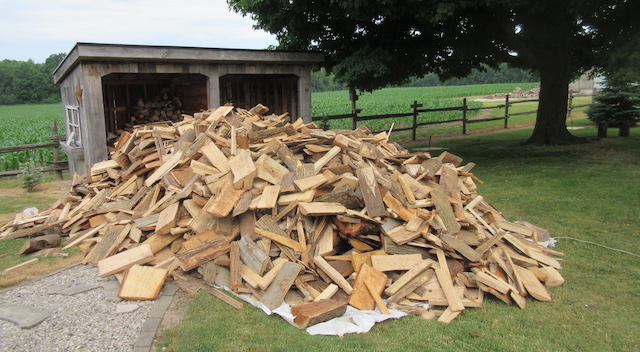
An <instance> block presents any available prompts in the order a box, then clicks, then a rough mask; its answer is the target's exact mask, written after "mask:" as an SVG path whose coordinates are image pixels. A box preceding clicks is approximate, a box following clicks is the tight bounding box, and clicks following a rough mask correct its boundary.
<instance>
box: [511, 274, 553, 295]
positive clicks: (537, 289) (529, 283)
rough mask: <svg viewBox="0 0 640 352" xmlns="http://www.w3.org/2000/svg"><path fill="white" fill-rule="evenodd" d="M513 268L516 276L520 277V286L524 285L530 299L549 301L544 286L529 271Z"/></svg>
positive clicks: (547, 292)
mask: <svg viewBox="0 0 640 352" xmlns="http://www.w3.org/2000/svg"><path fill="white" fill-rule="evenodd" d="M513 268H514V270H515V271H517V272H518V275H520V279H521V280H522V284H523V285H524V288H526V289H527V292H529V295H531V297H533V298H535V299H537V300H538V301H543V302H548V301H551V295H550V294H549V291H547V289H546V287H544V285H543V284H542V283H541V282H540V281H539V280H538V278H536V276H535V275H534V274H533V273H532V272H531V271H529V270H527V269H525V268H523V267H521V266H518V265H514V266H513Z"/></svg>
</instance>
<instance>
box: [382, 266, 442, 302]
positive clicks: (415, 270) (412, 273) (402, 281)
mask: <svg viewBox="0 0 640 352" xmlns="http://www.w3.org/2000/svg"><path fill="white" fill-rule="evenodd" d="M433 263H434V261H433V260H431V259H427V260H422V261H421V262H420V263H419V264H417V265H415V266H413V267H412V268H411V269H409V271H407V272H406V273H404V274H403V275H402V276H400V277H399V278H398V279H397V280H396V281H395V282H394V283H393V284H391V286H389V287H388V288H387V289H386V290H384V293H386V294H387V296H393V295H394V294H395V293H396V292H398V290H399V289H401V288H402V287H403V286H404V285H406V284H408V283H409V281H411V280H413V279H414V278H415V277H416V276H418V275H420V274H421V273H423V272H424V271H425V270H427V269H429V268H430V267H431V265H433Z"/></svg>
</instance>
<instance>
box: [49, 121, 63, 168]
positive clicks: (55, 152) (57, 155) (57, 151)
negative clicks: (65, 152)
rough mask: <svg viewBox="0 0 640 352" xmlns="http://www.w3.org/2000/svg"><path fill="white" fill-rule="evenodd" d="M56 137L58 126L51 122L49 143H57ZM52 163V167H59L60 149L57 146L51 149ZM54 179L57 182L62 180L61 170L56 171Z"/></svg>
mask: <svg viewBox="0 0 640 352" xmlns="http://www.w3.org/2000/svg"><path fill="white" fill-rule="evenodd" d="M57 136H58V125H57V124H56V122H55V121H53V122H51V141H52V142H56V143H57V142H58V140H57V139H56V137H57ZM53 161H54V164H53V166H59V165H60V164H59V162H60V147H59V146H58V145H56V146H55V147H53ZM56 178H57V179H58V180H62V170H56Z"/></svg>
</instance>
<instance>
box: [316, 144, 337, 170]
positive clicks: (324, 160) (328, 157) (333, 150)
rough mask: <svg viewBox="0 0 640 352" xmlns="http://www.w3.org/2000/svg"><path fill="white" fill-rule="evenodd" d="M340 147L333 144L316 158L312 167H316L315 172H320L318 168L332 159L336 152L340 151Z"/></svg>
mask: <svg viewBox="0 0 640 352" xmlns="http://www.w3.org/2000/svg"><path fill="white" fill-rule="evenodd" d="M340 151H341V149H340V147H338V146H334V147H333V148H331V150H329V151H328V152H327V153H325V155H323V156H322V158H320V159H318V161H316V162H315V163H313V167H314V168H315V169H316V172H320V170H321V169H322V168H323V167H324V166H325V165H327V163H328V162H329V161H330V160H331V159H333V158H334V157H335V156H336V155H338V153H340Z"/></svg>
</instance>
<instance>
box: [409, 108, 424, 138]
mask: <svg viewBox="0 0 640 352" xmlns="http://www.w3.org/2000/svg"><path fill="white" fill-rule="evenodd" d="M421 107H422V104H418V101H417V100H414V101H413V105H411V108H413V131H412V134H411V140H412V141H415V140H416V130H417V129H418V126H417V125H418V108H421Z"/></svg>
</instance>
